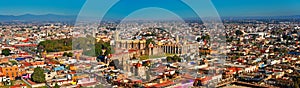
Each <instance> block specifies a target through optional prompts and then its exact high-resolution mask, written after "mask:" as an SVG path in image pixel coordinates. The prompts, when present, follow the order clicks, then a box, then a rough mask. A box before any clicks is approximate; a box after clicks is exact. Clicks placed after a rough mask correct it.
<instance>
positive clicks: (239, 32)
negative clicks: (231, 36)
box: [235, 30, 244, 36]
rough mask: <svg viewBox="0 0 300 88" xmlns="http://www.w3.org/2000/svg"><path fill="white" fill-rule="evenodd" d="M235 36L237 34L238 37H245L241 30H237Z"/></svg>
mask: <svg viewBox="0 0 300 88" xmlns="http://www.w3.org/2000/svg"><path fill="white" fill-rule="evenodd" d="M235 34H236V35H237V36H240V35H243V34H244V33H243V32H242V31H241V30H236V31H235Z"/></svg>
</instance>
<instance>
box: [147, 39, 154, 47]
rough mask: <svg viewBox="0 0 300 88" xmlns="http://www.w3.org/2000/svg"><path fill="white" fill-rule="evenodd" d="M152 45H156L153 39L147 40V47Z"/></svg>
mask: <svg viewBox="0 0 300 88" xmlns="http://www.w3.org/2000/svg"><path fill="white" fill-rule="evenodd" d="M150 43H152V44H153V45H155V42H154V41H153V39H152V38H150V39H147V40H146V45H147V46H146V47H148V45H149V44H150Z"/></svg>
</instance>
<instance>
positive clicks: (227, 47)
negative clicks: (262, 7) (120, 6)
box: [0, 0, 300, 88]
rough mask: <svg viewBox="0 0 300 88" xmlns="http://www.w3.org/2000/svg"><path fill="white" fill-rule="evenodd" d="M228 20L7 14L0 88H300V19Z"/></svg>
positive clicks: (0, 35) (1, 31) (1, 23)
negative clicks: (123, 18) (100, 18)
mask: <svg viewBox="0 0 300 88" xmlns="http://www.w3.org/2000/svg"><path fill="white" fill-rule="evenodd" d="M154 1H155V0H154ZM215 1H216V0H215ZM246 1H247V0H246ZM0 2H1V1H0ZM29 2H30V1H29ZM137 2H138V1H137ZM155 2H157V1H155ZM162 2H164V1H162ZM276 2H278V1H276ZM39 3H40V2H39ZM148 3H149V2H148ZM214 3H216V7H218V6H217V5H218V3H220V2H217V1H216V2H214ZM279 3H280V2H279ZM298 3H299V2H298ZM127 4H128V3H127ZM143 4H145V3H143ZM152 4H153V3H151V5H152ZM250 4H251V3H250ZM292 5H294V4H292ZM292 5H291V6H292ZM270 6H271V5H270ZM299 6H300V5H299ZM0 7H1V4H0ZM3 7H4V8H5V6H3ZM28 7H30V6H28ZM54 7H55V6H53V8H54ZM58 7H59V6H58ZM178 7H180V6H178ZM275 7H276V6H275ZM275 7H274V8H275ZM7 8H12V7H7ZM41 8H43V7H41ZM62 8H66V7H61V8H60V9H62ZM73 8H74V9H75V7H70V9H73ZM114 8H117V7H114ZM224 8H225V7H224ZM47 9H48V8H47ZM282 9H285V8H282ZM0 10H2V9H0ZM217 10H219V9H218V8H217ZM16 11H19V10H16ZM51 11H52V10H51V9H49V12H51ZM122 11H125V10H122ZM122 11H121V10H117V12H122ZM236 11H240V10H236ZM253 11H255V10H253ZM293 11H294V10H293ZM20 12H21V11H20ZM25 12H26V11H25ZM33 12H34V11H33ZM62 12H64V11H62ZM66 12H67V11H66ZM82 12H84V11H82ZM153 12H154V13H155V12H156V11H152V12H150V13H153ZM158 12H159V11H158ZM158 12H157V13H158ZM299 12H300V11H299ZM7 13H8V14H13V15H7ZM28 13H30V10H28ZM150 13H149V14H150ZM222 13H223V12H222V11H221V12H220V15H221V16H220V17H182V18H181V19H178V18H173V17H170V18H167V17H168V16H167V17H162V18H157V16H154V15H152V14H151V16H153V17H154V18H146V17H145V18H146V19H142V18H135V19H132V20H131V19H127V20H122V19H119V18H122V17H119V18H117V17H116V18H114V19H110V17H109V16H110V15H108V16H106V17H107V18H105V19H103V20H100V21H99V19H96V18H95V19H96V20H97V21H94V20H95V19H93V17H90V18H89V17H83V18H84V19H83V20H81V18H80V15H78V16H73V15H58V14H49V13H47V14H46V15H44V14H43V13H42V14H43V15H34V14H23V15H14V14H15V12H14V13H9V11H6V12H5V11H3V13H2V12H1V11H0V88H299V86H300V44H299V41H300V13H299V14H296V15H295V14H290V15H289V13H287V14H288V15H281V12H280V11H279V13H280V14H279V15H267V16H252V15H250V16H222ZM257 13H260V12H259V11H258V12H257ZM3 14H4V15H3ZM21 14H22V13H21ZM78 14H79V13H78ZM147 14H148V13H147ZM186 14H189V13H186ZM194 14H195V13H194ZM247 14H250V13H247ZM160 15H161V14H160ZM162 15H164V14H162ZM258 15H261V14H258ZM114 16H116V15H114ZM114 16H112V17H114ZM134 16H141V17H144V15H140V14H138V15H134ZM179 16H180V15H179ZM187 16H190V15H187ZM218 21H220V22H218Z"/></svg>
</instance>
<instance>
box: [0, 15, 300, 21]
mask: <svg viewBox="0 0 300 88" xmlns="http://www.w3.org/2000/svg"><path fill="white" fill-rule="evenodd" d="M76 18H77V16H75V15H56V14H45V15H32V14H25V15H19V16H13V15H0V22H45V21H46V22H75V21H76ZM221 18H222V19H223V20H228V19H230V20H247V19H287V20H297V21H298V20H300V15H293V16H252V17H221ZM191 19H192V18H187V19H186V20H191ZM110 20H112V19H110Z"/></svg>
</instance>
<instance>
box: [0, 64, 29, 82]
mask: <svg viewBox="0 0 300 88" xmlns="http://www.w3.org/2000/svg"><path fill="white" fill-rule="evenodd" d="M0 68H1V73H2V74H3V75H4V76H6V77H9V78H10V80H15V78H16V77H18V76H22V74H25V73H26V72H25V70H22V69H20V68H19V67H18V66H16V65H13V66H9V65H6V66H3V67H0Z"/></svg>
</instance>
